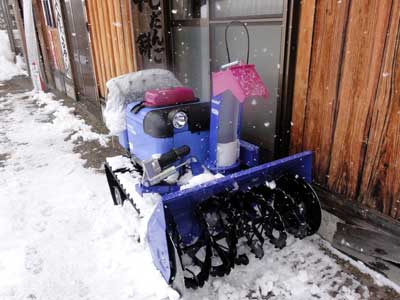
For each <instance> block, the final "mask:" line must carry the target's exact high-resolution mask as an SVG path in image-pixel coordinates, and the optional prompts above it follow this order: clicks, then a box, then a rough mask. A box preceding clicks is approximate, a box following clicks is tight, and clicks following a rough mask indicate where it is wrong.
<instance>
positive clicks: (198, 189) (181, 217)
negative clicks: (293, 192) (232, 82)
mask: <svg viewBox="0 0 400 300" xmlns="http://www.w3.org/2000/svg"><path fill="white" fill-rule="evenodd" d="M287 173H291V174H297V175H298V176H300V177H302V178H304V179H305V180H306V181H308V182H311V175H312V174H311V173H312V152H310V151H306V152H302V153H299V154H295V155H292V156H288V157H285V158H282V159H278V160H275V161H272V162H269V163H266V164H263V165H259V166H255V167H253V168H249V169H247V170H243V171H239V172H237V173H234V174H230V175H227V176H225V177H223V178H219V179H216V180H213V181H211V182H207V183H204V184H201V185H198V186H195V187H193V188H190V189H186V190H181V191H177V192H173V193H170V194H166V195H164V196H163V198H162V200H161V202H160V203H159V204H158V205H157V207H156V209H155V210H154V212H153V215H152V216H151V218H150V221H149V223H148V242H149V246H150V250H151V254H152V257H153V261H154V264H155V266H156V267H157V268H158V269H159V270H160V272H161V274H162V276H163V277H164V279H165V280H166V281H167V282H169V281H170V279H171V266H170V258H171V255H173V254H172V253H170V250H169V248H168V242H167V232H168V225H167V224H168V223H167V220H166V215H167V216H170V217H172V218H173V221H174V222H175V224H176V226H177V230H178V231H179V233H180V235H181V237H182V239H183V242H184V243H185V244H187V245H190V244H191V243H192V242H193V241H194V240H195V239H196V238H197V237H198V236H199V230H200V226H199V224H198V223H197V222H196V217H195V215H194V209H195V208H196V207H197V205H198V204H199V203H201V202H202V201H204V200H206V199H208V198H210V197H211V196H212V195H216V194H218V193H221V192H225V191H227V190H234V189H240V190H246V189H248V188H249V187H253V186H258V185H261V184H264V183H265V181H271V180H274V179H275V178H277V177H279V176H281V175H283V174H287Z"/></svg>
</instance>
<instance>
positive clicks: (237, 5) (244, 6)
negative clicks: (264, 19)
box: [210, 0, 284, 18]
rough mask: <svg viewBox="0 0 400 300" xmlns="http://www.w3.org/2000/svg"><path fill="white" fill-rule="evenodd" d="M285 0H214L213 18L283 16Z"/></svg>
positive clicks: (212, 3)
mask: <svg viewBox="0 0 400 300" xmlns="http://www.w3.org/2000/svg"><path fill="white" fill-rule="evenodd" d="M283 2H284V1H283V0H214V1H211V2H210V3H211V10H212V17H213V18H231V17H246V16H250V17H251V16H260V15H282V13H283Z"/></svg>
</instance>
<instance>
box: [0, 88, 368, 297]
mask: <svg viewBox="0 0 400 300" xmlns="http://www.w3.org/2000/svg"><path fill="white" fill-rule="evenodd" d="M38 106H39V107H40V108H38ZM79 135H81V136H84V137H90V138H96V139H98V140H99V141H102V140H103V139H104V138H106V137H104V136H100V135H97V134H95V133H90V128H88V127H86V126H85V124H84V122H83V121H82V120H79V119H77V118H76V117H74V116H73V114H72V111H71V109H69V108H66V107H64V106H62V105H61V104H60V103H59V102H57V101H55V100H53V99H52V97H51V96H50V95H46V94H41V95H40V96H39V97H33V95H32V94H31V93H26V94H18V95H8V96H7V97H4V98H1V99H0V155H3V156H4V157H6V158H7V159H6V161H5V162H2V165H0V240H1V241H2V242H1V244H0V299H2V300H3V299H7V300H12V299H18V300H19V299H49V300H50V299H52V300H53V299H90V300H94V299H135V300H136V299H137V300H141V299H168V297H170V299H174V298H175V297H176V294H174V292H173V291H172V290H171V289H170V288H169V287H168V286H167V284H166V283H164V281H163V280H162V277H161V275H160V274H159V273H158V271H157V270H156V269H155V268H154V267H153V264H152V262H151V257H150V253H149V251H148V248H147V245H146V243H144V242H143V239H142V243H138V241H137V239H134V238H132V236H131V235H128V234H127V231H126V228H125V226H126V222H122V221H121V220H122V218H121V212H120V210H119V209H118V208H115V207H114V206H113V205H112V201H111V198H110V195H109V191H108V186H107V183H106V178H105V176H104V175H102V174H98V173H96V172H95V170H91V169H85V168H84V167H83V164H84V161H83V160H82V159H81V158H80V157H79V154H75V153H73V147H74V145H73V140H79V139H78V138H76V136H79ZM69 136H70V137H71V136H72V137H73V140H71V139H69V140H68V139H67V137H69ZM74 137H75V138H74ZM192 182H193V180H192ZM137 222H140V220H139V219H137V220H136V221H135V222H132V223H131V226H139V225H137V224H138V223H137ZM128 231H129V230H128ZM321 245H322V246H324V245H325V244H324V242H323V241H321V240H320V239H319V238H318V237H312V238H308V239H305V240H303V241H299V240H295V239H292V238H291V239H289V243H288V246H287V247H286V248H284V249H283V250H280V251H279V250H276V249H273V248H272V247H271V246H269V245H266V246H265V249H264V250H265V253H266V255H265V257H264V258H263V259H262V260H257V259H256V258H255V257H251V259H250V264H249V265H248V266H238V267H236V268H235V269H234V270H233V271H232V272H231V274H230V275H229V276H226V277H224V278H212V279H210V280H209V282H207V283H206V285H205V287H204V288H203V289H199V290H196V291H193V290H187V291H186V292H185V296H184V298H185V299H209V300H212V299H219V300H228V299H229V300H232V299H245V298H250V299H297V300H302V299H304V300H305V299H307V300H308V299H314V298H315V299H348V300H350V299H367V298H368V290H367V288H365V287H363V286H361V284H360V283H359V282H358V281H357V279H356V278H354V277H353V276H351V275H348V274H346V273H344V272H341V267H340V266H339V265H338V264H337V263H336V262H335V261H334V260H333V259H332V258H330V257H329V256H327V255H325V254H324V252H323V251H322V250H321V249H320V247H321Z"/></svg>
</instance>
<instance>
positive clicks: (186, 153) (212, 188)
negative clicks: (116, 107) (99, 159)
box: [105, 52, 321, 288]
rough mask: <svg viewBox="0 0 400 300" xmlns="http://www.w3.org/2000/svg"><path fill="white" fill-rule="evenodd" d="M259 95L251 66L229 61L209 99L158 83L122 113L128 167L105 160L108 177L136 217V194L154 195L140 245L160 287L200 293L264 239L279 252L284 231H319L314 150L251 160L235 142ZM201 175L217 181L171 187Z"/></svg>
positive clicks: (250, 151) (257, 250) (252, 149)
mask: <svg viewBox="0 0 400 300" xmlns="http://www.w3.org/2000/svg"><path fill="white" fill-rule="evenodd" d="M228 58H229V52H228ZM267 97H268V91H267V89H266V87H265V86H264V84H263V82H262V80H261V78H260V76H259V75H258V73H257V72H256V70H255V67H254V65H249V64H242V63H240V62H235V63H230V64H228V65H226V66H224V67H223V68H222V69H221V71H219V72H217V73H214V74H213V97H212V99H211V101H210V102H202V101H200V100H199V99H197V98H196V97H195V96H194V94H193V92H192V90H190V89H188V88H184V87H177V88H168V87H166V88H163V89H158V90H150V91H147V92H146V94H145V96H144V99H142V101H139V102H133V103H132V104H130V105H128V106H127V107H126V130H125V131H124V132H123V133H122V134H121V135H120V143H121V145H122V146H123V147H124V148H125V149H126V150H127V152H128V153H129V154H128V155H127V158H125V161H128V162H129V166H126V165H125V166H122V167H121V165H119V164H114V163H113V162H112V160H108V161H107V163H106V165H105V170H106V175H107V179H108V183H109V186H110V191H111V194H112V197H113V201H114V204H116V205H123V204H124V202H125V201H129V202H130V203H131V204H132V205H133V206H134V207H135V208H136V209H137V211H138V213H139V214H140V213H141V211H140V207H138V205H137V203H135V197H136V198H137V196H138V194H139V195H143V194H146V193H158V194H160V195H161V199H160V201H159V202H158V204H156V208H155V209H154V211H153V213H152V214H151V216H150V217H149V222H148V231H147V240H148V244H149V247H150V250H151V254H152V257H153V261H154V264H155V266H156V267H157V269H158V270H159V271H160V272H161V274H162V276H163V277H164V279H165V280H166V281H167V282H168V283H170V284H173V285H175V286H177V285H178V284H177V281H178V280H182V281H183V282H184V285H185V286H186V287H187V288H197V287H202V286H203V285H204V283H205V281H207V279H208V278H209V276H224V275H226V274H229V272H230V270H231V269H232V268H234V266H235V265H242V264H243V265H246V264H247V263H248V262H249V259H248V255H249V254H250V253H253V254H254V255H255V256H256V257H257V258H261V257H263V255H264V250H263V244H264V242H265V241H268V242H270V243H272V244H273V245H274V246H275V247H277V248H279V249H281V248H283V247H284V246H285V245H286V239H287V234H292V235H294V236H295V237H297V238H300V239H301V238H304V237H306V236H309V235H312V234H314V233H315V232H316V231H317V230H318V228H319V226H320V223H321V208H320V204H319V200H318V197H317V195H316V193H315V192H314V190H313V189H312V187H311V185H310V182H311V176H312V172H311V168H312V153H311V152H309V151H306V152H302V153H299V154H295V155H292V156H288V157H285V158H283V159H279V160H275V161H271V162H268V163H265V164H259V148H258V147H257V146H256V145H252V144H250V143H248V142H246V141H244V140H241V139H240V125H241V116H242V110H243V102H244V101H246V100H248V99H249V98H250V99H255V98H256V99H266V98H267ZM204 172H206V173H212V174H217V173H219V174H223V176H222V175H219V176H217V177H215V179H213V180H211V181H208V182H205V183H202V184H199V185H197V186H193V187H189V188H185V189H182V188H181V186H180V185H179V180H177V179H178V178H179V177H180V176H183V175H184V174H188V173H189V174H190V173H191V175H192V176H199V175H201V174H202V173H204ZM171 178H175V180H173V179H171ZM135 195H136V196H135Z"/></svg>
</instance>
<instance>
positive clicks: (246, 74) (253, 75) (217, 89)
mask: <svg viewBox="0 0 400 300" xmlns="http://www.w3.org/2000/svg"><path fill="white" fill-rule="evenodd" d="M227 90H230V91H231V92H232V94H233V95H234V96H235V97H236V98H237V99H238V100H239V101H240V102H241V103H243V102H244V101H245V100H246V99H247V98H248V97H263V98H265V99H268V97H269V93H268V89H267V87H266V86H265V85H264V83H263V81H262V80H261V78H260V75H259V74H258V73H257V71H256V68H255V66H254V65H239V66H233V67H230V68H228V69H226V70H224V71H220V72H215V73H213V95H214V96H216V95H219V94H222V93H223V92H225V91H227Z"/></svg>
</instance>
